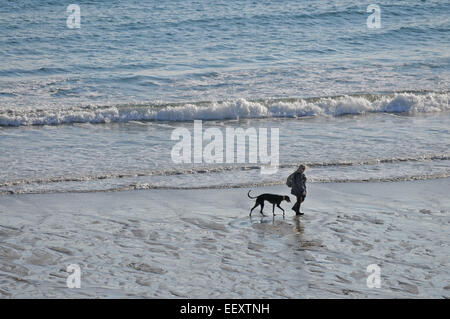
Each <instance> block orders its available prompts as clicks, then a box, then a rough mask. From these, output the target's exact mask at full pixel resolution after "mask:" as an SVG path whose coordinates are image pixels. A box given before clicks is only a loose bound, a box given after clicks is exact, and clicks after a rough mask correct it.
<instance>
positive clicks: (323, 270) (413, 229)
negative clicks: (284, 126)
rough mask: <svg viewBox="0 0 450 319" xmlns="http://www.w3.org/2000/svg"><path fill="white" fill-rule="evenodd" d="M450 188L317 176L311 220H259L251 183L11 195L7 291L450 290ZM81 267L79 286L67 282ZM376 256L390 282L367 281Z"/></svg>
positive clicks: (6, 227) (172, 294) (6, 221)
mask: <svg viewBox="0 0 450 319" xmlns="http://www.w3.org/2000/svg"><path fill="white" fill-rule="evenodd" d="M449 186H450V180H449V179H441V180H431V181H416V182H401V183H364V184H361V183H347V184H312V185H311V186H310V189H309V193H308V198H307V200H306V202H305V204H304V208H303V210H304V212H305V215H304V216H302V217H300V218H296V217H294V216H293V214H292V212H291V211H290V209H289V208H290V206H291V205H290V204H286V203H283V204H282V205H281V206H282V207H284V208H285V209H286V216H285V217H283V216H282V215H279V214H277V215H276V216H275V217H273V216H271V208H270V207H269V206H267V205H266V208H265V212H266V215H267V217H262V216H259V214H258V213H257V212H254V214H253V217H252V218H249V216H248V210H249V208H250V207H251V206H252V201H250V200H249V199H248V198H247V197H246V195H245V193H246V192H244V191H243V190H242V189H237V190H236V189H230V190H204V191H198V190H189V191H185V190H184V191H180V190H178V191H176V190H172V191H163V190H154V191H150V192H149V191H134V192H120V193H101V194H47V195H14V196H8V197H6V198H5V200H2V201H1V202H0V238H1V241H0V242H1V244H0V252H1V254H0V256H1V258H0V274H1V277H0V287H1V288H0V295H1V296H2V297H4V298H8V297H143V298H147V297H168V298H177V297H189V298H219V297H230V298H241V297H246V298H253V297H254V298H259V297H272V298H309V297H325V298H329V297H332V298H344V297H356V298H365V297H375V298H378V297H408V298H409V297H411V298H415V297H438V298H441V297H449V296H450V295H449V294H450V286H449V282H448V279H449V271H448V269H449V259H448V251H449V247H448V234H449V233H450V228H449V227H450V220H449V210H450V201H449V200H448V198H447V197H446V196H445V190H447V189H448V188H449ZM253 191H254V192H255V193H263V192H272V193H280V194H283V193H288V190H287V189H286V188H285V187H284V186H277V187H270V188H261V189H255V190H253ZM394 194H395V195H394ZM277 213H280V212H277ZM70 264H78V265H79V266H80V267H81V288H80V289H68V288H67V287H66V278H67V276H68V273H67V272H66V267H67V266H68V265H70ZM370 264H377V265H379V266H380V267H381V288H379V289H378V288H373V289H369V288H368V287H367V285H366V280H367V276H368V275H369V273H367V272H366V267H367V266H368V265H370Z"/></svg>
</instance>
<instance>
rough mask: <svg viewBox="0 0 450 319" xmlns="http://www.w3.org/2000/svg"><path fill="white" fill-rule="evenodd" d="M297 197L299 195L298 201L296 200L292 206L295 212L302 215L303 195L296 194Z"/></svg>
mask: <svg viewBox="0 0 450 319" xmlns="http://www.w3.org/2000/svg"><path fill="white" fill-rule="evenodd" d="M296 197H297V201H296V202H295V204H294V206H292V210H293V211H294V212H295V214H297V215H300V204H301V202H300V199H301V196H296Z"/></svg>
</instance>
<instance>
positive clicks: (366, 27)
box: [0, 0, 450, 199]
mask: <svg viewBox="0 0 450 319" xmlns="http://www.w3.org/2000/svg"><path fill="white" fill-rule="evenodd" d="M370 5H375V7H376V9H373V6H370ZM369 6H370V8H369ZM371 8H372V9H371ZM374 19H375V20H374ZM373 21H378V22H379V23H378V25H375V27H374V24H373ZM449 80H450V5H449V3H448V1H445V0H426V1H417V0H414V1H413V0H407V1H381V0H380V1H378V0H377V1H375V0H370V1H347V0H342V1H329V0H316V1H300V0H278V1H266V0H258V1H254V0H240V1H236V0H227V1H218V0H209V1H201V0H182V1H181V0H170V1H155V0H151V1H133V0H129V1H119V0H108V1H101V0H98V1H93V0H89V1H87V0H74V2H73V3H72V4H71V6H69V3H66V2H61V1H56V0H55V1H50V0H47V1H43V0H22V1H6V0H2V1H1V3H0V194H2V195H4V196H8V194H29V193H33V194H43V193H62V192H63V193H66V192H68V193H71V192H88V193H89V192H107V191H108V192H109V191H122V190H142V189H149V190H151V189H209V188H216V189H221V188H239V187H246V188H247V187H252V186H268V185H280V184H284V183H285V180H286V177H287V176H288V175H289V174H290V173H291V172H292V171H294V170H295V169H296V168H297V166H298V165H299V164H301V163H302V164H306V165H307V167H308V168H307V176H308V182H309V183H333V182H339V183H346V182H361V183H364V182H380V183H382V182H385V181H409V180H413V181H414V180H428V179H438V178H448V177H449V176H450V151H449V150H450V126H449V123H450V112H449V111H450V107H449V93H450V91H449ZM195 120H200V121H202V122H201V123H202V127H203V130H207V129H208V128H213V129H218V130H219V131H220V132H223V133H224V135H225V131H226V129H227V128H235V129H244V130H247V129H252V128H254V129H255V130H257V131H258V130H259V129H264V128H266V129H268V130H269V131H273V130H275V129H277V130H278V132H279V139H278V142H277V143H278V149H279V161H278V162H279V165H278V168H279V169H278V170H277V171H276V172H275V173H273V174H261V170H260V168H261V163H260V161H257V162H256V163H254V162H250V160H249V158H250V155H249V156H248V160H247V161H244V162H237V161H231V162H230V161H225V160H224V161H218V162H213V163H207V162H205V161H201V162H199V163H178V162H176V161H174V159H173V156H172V151H173V148H174V146H175V145H176V143H177V142H178V141H177V140H174V139H173V138H172V137H173V132H174V131H177V129H187V130H188V131H189V132H193V130H194V121H195ZM197 123H198V122H197ZM246 143H247V142H246ZM248 143H250V142H248ZM3 199H5V197H3Z"/></svg>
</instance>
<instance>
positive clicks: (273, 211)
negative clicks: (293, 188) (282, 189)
mask: <svg viewBox="0 0 450 319" xmlns="http://www.w3.org/2000/svg"><path fill="white" fill-rule="evenodd" d="M275 205H276V204H273V207H272V214H273V216H275Z"/></svg>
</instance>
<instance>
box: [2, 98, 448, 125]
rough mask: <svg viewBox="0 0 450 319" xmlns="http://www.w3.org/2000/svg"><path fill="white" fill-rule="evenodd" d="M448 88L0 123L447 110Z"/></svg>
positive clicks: (105, 111)
mask: <svg viewBox="0 0 450 319" xmlns="http://www.w3.org/2000/svg"><path fill="white" fill-rule="evenodd" d="M449 110H450V107H449V103H448V93H447V92H404V93H392V94H384V95H375V94H361V95H345V96H335V97H319V98H307V99H298V98H291V99H276V100H275V99H272V100H247V99H243V98H241V99H235V100H229V101H209V102H192V103H183V104H172V105H118V106H85V107H69V108H47V109H46V108H42V109H35V108H29V109H22V108H21V109H14V110H12V109H3V110H0V126H31V125H62V124H71V123H91V124H97V123H123V122H130V121H168V122H182V121H192V120H233V119H242V118H301V117H310V116H331V117H337V116H342V115H350V114H352V115H363V114H370V113H394V114H402V113H406V114H418V113H433V112H445V111H449Z"/></svg>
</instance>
